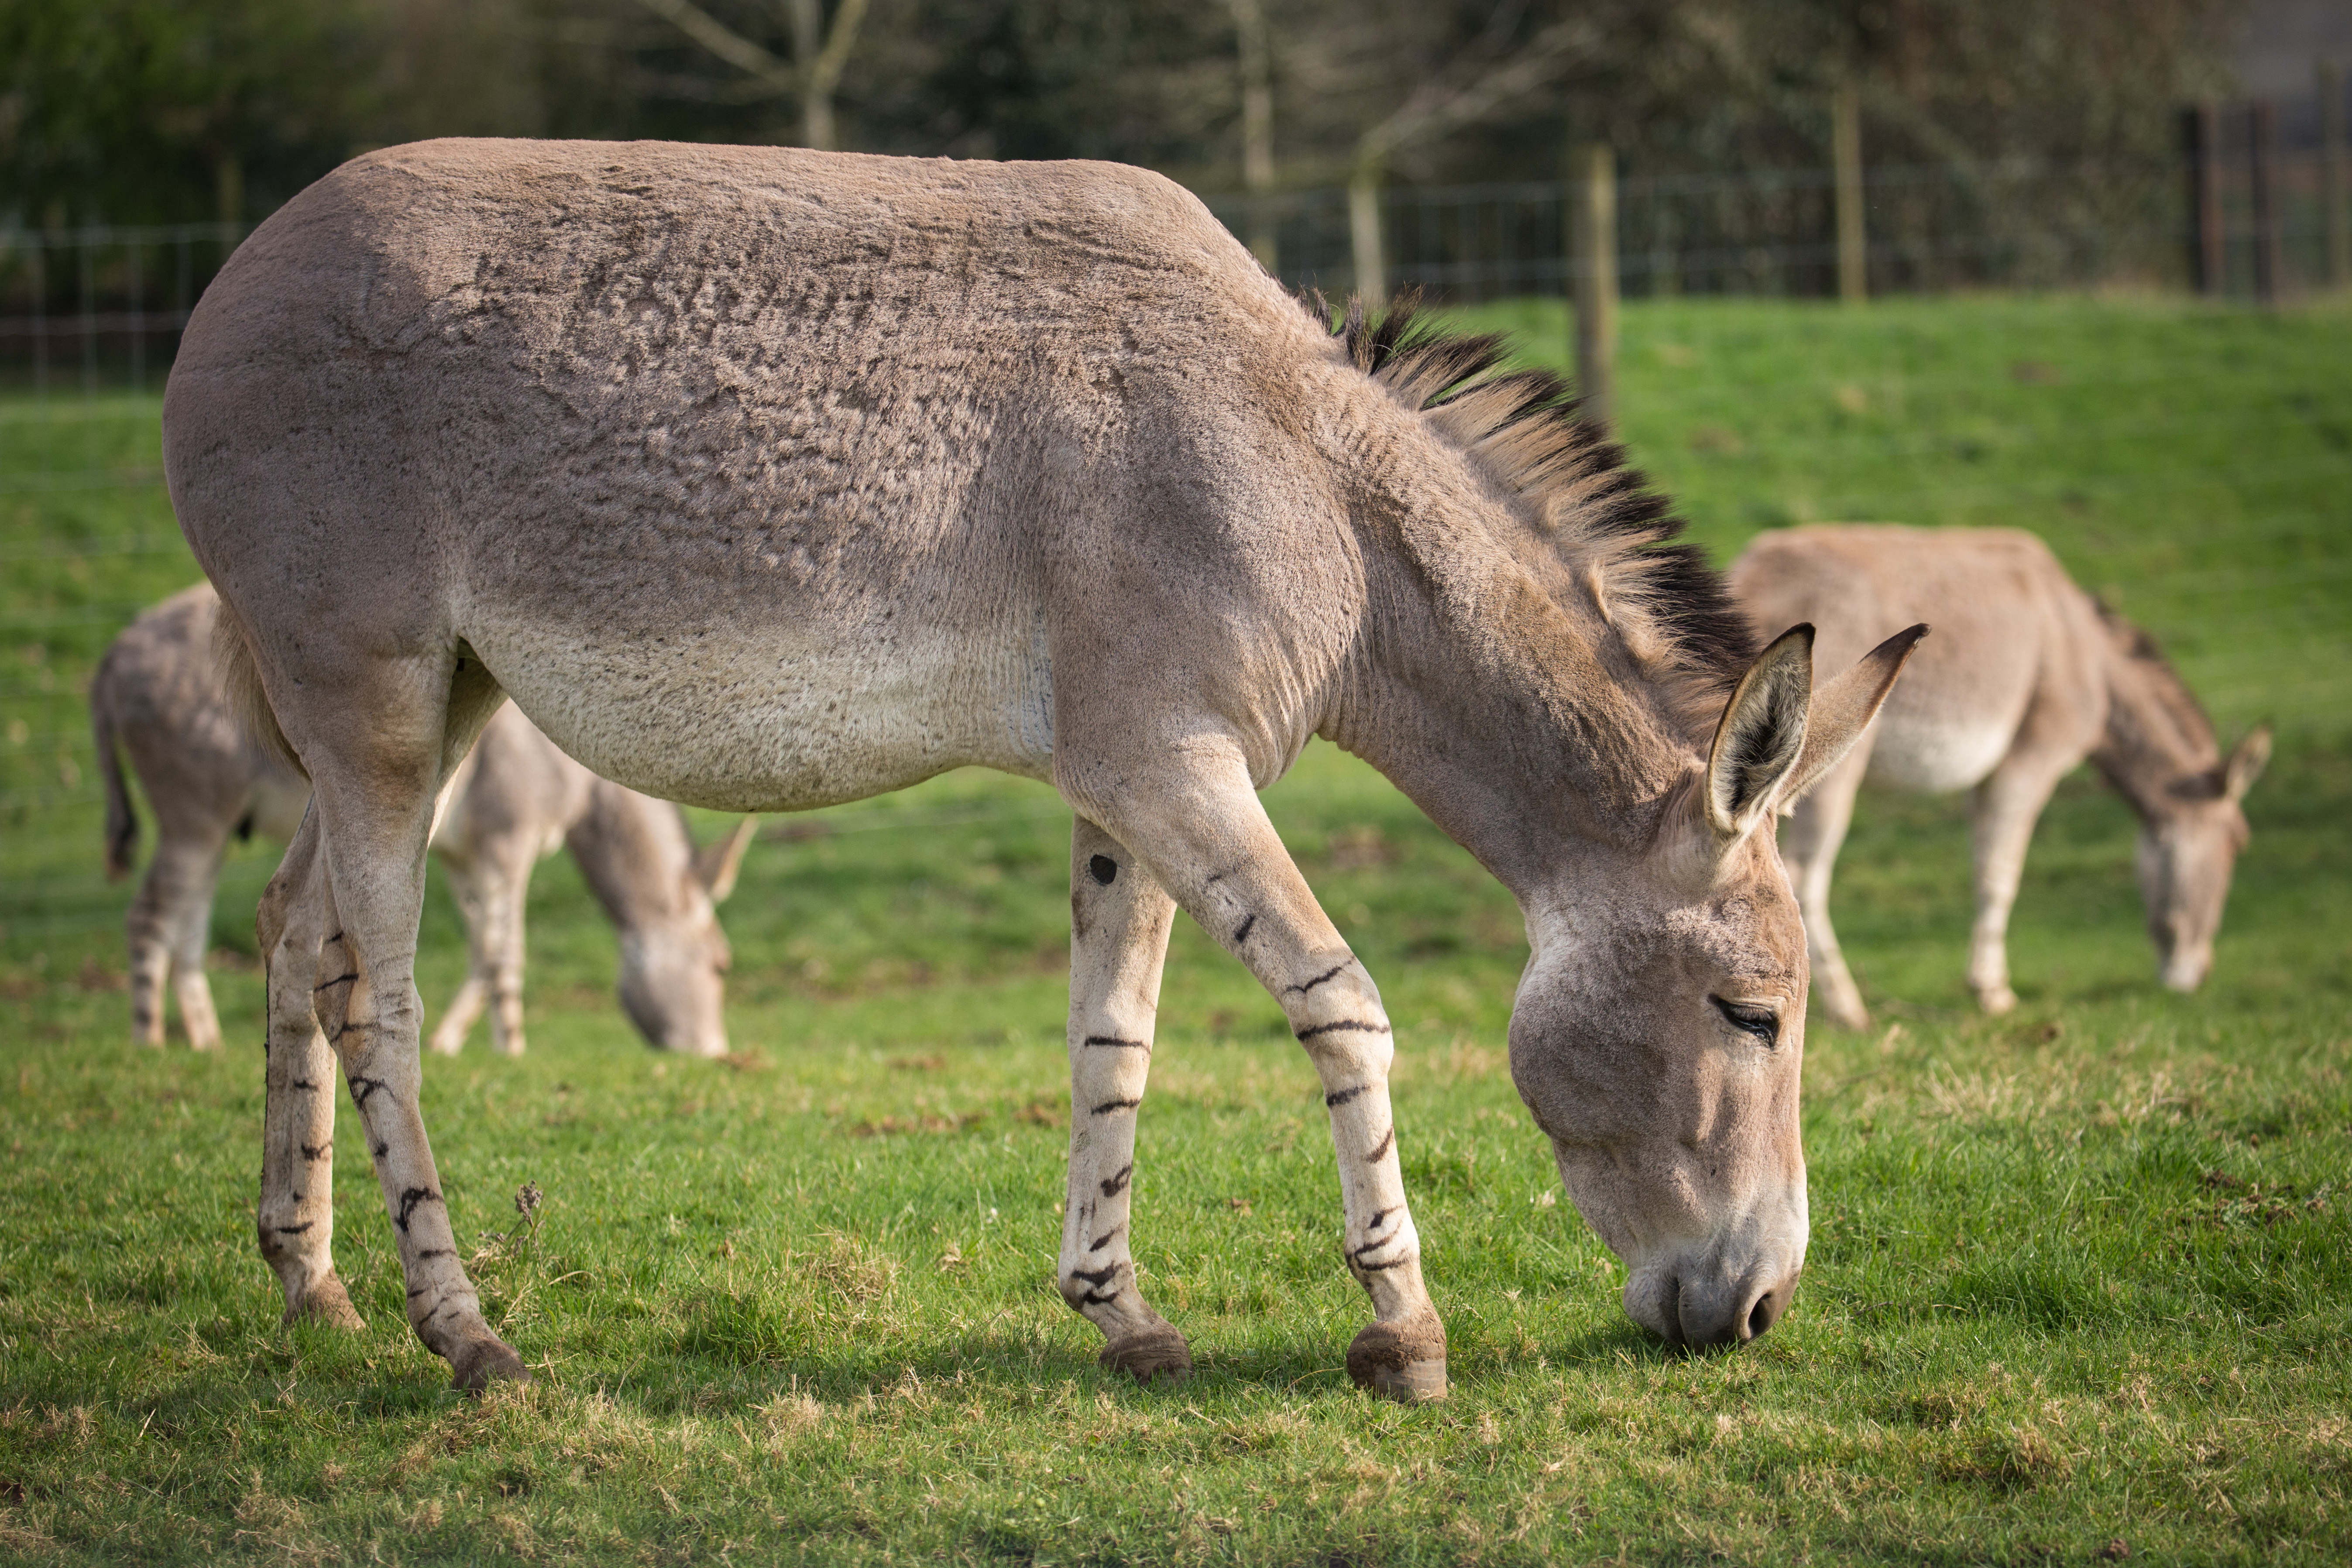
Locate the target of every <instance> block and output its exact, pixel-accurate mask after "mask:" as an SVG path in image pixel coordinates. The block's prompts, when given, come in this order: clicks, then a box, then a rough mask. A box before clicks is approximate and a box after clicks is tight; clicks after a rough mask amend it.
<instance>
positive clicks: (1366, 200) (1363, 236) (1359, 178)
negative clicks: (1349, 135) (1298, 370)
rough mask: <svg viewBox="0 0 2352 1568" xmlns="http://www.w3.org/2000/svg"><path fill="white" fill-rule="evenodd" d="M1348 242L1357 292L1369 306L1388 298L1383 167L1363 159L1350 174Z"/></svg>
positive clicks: (1376, 304) (1377, 305)
mask: <svg viewBox="0 0 2352 1568" xmlns="http://www.w3.org/2000/svg"><path fill="white" fill-rule="evenodd" d="M1348 244H1349V251H1350V253H1351V254H1352V256H1353V258H1354V259H1355V264H1356V292H1357V294H1358V295H1360V296H1361V297H1362V299H1363V301H1364V306H1365V308H1366V309H1367V310H1377V309H1379V308H1380V307H1381V306H1382V305H1385V304H1387V303H1388V302H1389V279H1388V273H1387V270H1386V268H1385V267H1384V265H1383V264H1382V262H1381V169H1380V165H1379V164H1377V163H1360V164H1358V165H1357V166H1356V172H1355V173H1354V174H1350V175H1349V176H1348Z"/></svg>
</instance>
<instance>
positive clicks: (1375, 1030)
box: [1298, 1018, 1389, 1040]
mask: <svg viewBox="0 0 2352 1568" xmlns="http://www.w3.org/2000/svg"><path fill="white" fill-rule="evenodd" d="M1388 1032H1389V1026H1387V1025H1386V1024H1366V1023H1362V1022H1360V1021H1358V1020H1357V1019H1354V1018H1342V1019H1340V1020H1339V1022H1338V1023H1336V1024H1318V1025H1316V1026H1314V1027H1313V1028H1311V1029H1301V1030H1299V1031H1298V1037H1299V1038H1300V1039H1302V1040H1311V1039H1313V1038H1314V1037H1316V1036H1318V1035H1339V1034H1357V1035H1385V1034H1387V1033H1388Z"/></svg>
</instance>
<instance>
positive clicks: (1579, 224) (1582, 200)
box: [1576, 142, 1617, 425]
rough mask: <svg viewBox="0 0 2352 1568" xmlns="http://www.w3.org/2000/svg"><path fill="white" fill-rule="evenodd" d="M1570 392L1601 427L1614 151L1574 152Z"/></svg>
mask: <svg viewBox="0 0 2352 1568" xmlns="http://www.w3.org/2000/svg"><path fill="white" fill-rule="evenodd" d="M1577 163H1578V165H1579V167H1578V168H1577V170H1576V174H1577V180H1576V391H1577V395H1579V396H1580V398H1582V399H1583V407H1582V410H1581V413H1582V416H1583V417H1584V418H1585V419H1587V420H1590V421H1591V423H1593V424H1595V425H1607V424H1608V423H1609V422H1610V418H1611V416H1612V406H1611V405H1612V403H1613V402H1614V401H1615V397H1616V390H1617V386H1616V384H1617V150H1616V149H1615V148H1613V147H1612V146H1610V145H1609V144H1608V143H1607V142H1593V143H1591V145H1589V146H1587V147H1584V148H1582V149H1581V150H1580V152H1579V153H1578V154H1577Z"/></svg>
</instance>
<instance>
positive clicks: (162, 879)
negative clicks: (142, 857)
mask: <svg viewBox="0 0 2352 1568" xmlns="http://www.w3.org/2000/svg"><path fill="white" fill-rule="evenodd" d="M168 829H169V825H167V824H162V823H159V824H158V828H157V843H156V846H155V858H154V859H153V861H152V863H151V864H150V865H149V866H148V868H147V875H146V877H145V878H144V879H142V881H141V882H140V884H139V893H138V896H137V897H136V898H135V899H133V900H131V915H130V919H129V921H128V922H127V923H128V925H129V929H130V935H131V1037H132V1038H133V1039H135V1040H136V1041H137V1042H138V1043H139V1044H141V1045H142V1046H160V1045H162V1044H163V993H164V986H165V982H166V981H167V980H168V981H171V982H173V990H175V991H176V992H177V993H178V996H179V1001H180V1016H181V1022H182V1024H183V1026H184V1027H185V1028H186V1029H187V1032H188V1043H189V1044H190V1045H192V1046H194V1047H195V1048H196V1049H198V1050H200V1051H202V1050H210V1049H212V1048H213V1047H216V1046H218V1045H219V1044H220V1024H219V1022H218V1020H217V1019H216V1018H215V1016H214V1014H213V1005H212V991H211V988H210V987H209V986H207V985H206V984H205V979H204V956H205V938H206V937H207V936H209V935H211V933H212V918H213V884H214V880H215V878H216V877H217V876H218V874H219V871H220V857H221V847H222V846H223V844H224V843H225V842H226V834H225V833H224V834H222V835H219V836H215V837H212V838H210V839H206V838H204V837H192V836H189V835H186V834H177V835H175V834H173V833H171V832H170V831H169V830H168ZM192 979H193V982H194V984H191V980H192Z"/></svg>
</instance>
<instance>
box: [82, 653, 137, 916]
mask: <svg viewBox="0 0 2352 1568" xmlns="http://www.w3.org/2000/svg"><path fill="white" fill-rule="evenodd" d="M89 737H90V739H91V741H93V742H96V744H97V746H98V773H99V777H100V778H101V779H103V780H104V781H105V784H106V879H107V880H108V881H110V882H119V881H121V879H123V878H125V877H127V876H129V875H130V874H131V851H132V850H133V849H135V848H137V847H138V846H139V818H138V817H137V816H133V815H132V814H131V791H130V790H129V789H128V788H126V787H125V786H124V784H123V780H122V752H121V747H120V746H119V745H118V744H117V743H116V736H115V731H114V700H113V688H112V685H111V684H110V682H109V681H108V680H107V679H106V667H105V666H104V665H100V667H99V671H98V679H95V680H93V681H91V682H90V683H89Z"/></svg>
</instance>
